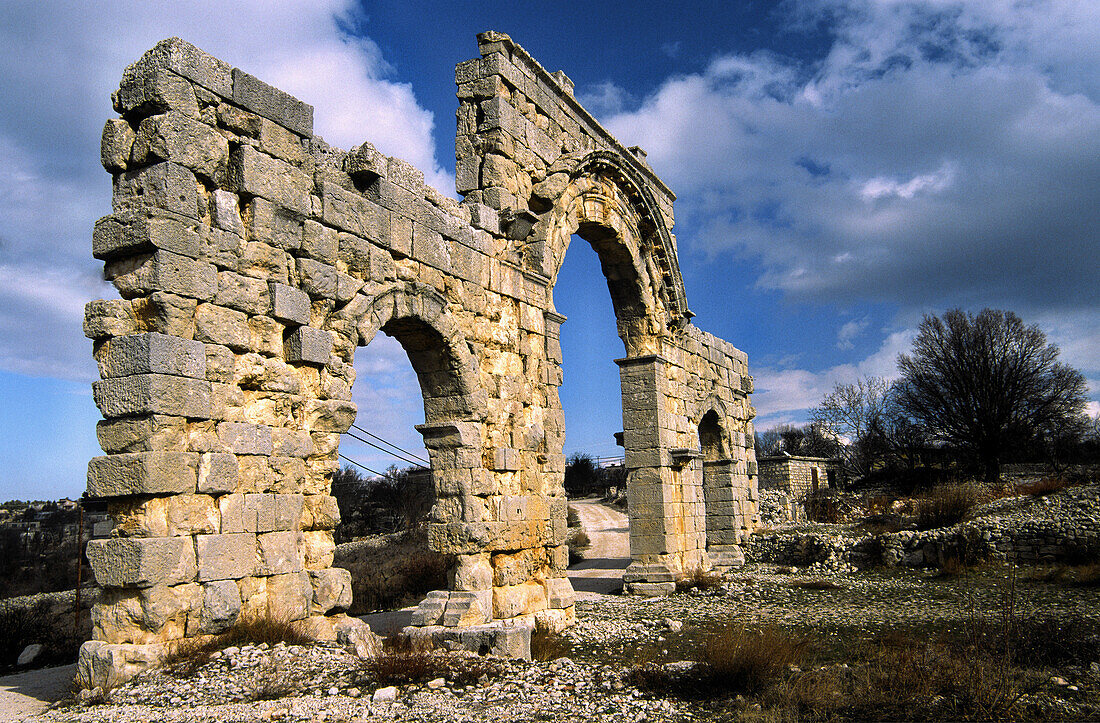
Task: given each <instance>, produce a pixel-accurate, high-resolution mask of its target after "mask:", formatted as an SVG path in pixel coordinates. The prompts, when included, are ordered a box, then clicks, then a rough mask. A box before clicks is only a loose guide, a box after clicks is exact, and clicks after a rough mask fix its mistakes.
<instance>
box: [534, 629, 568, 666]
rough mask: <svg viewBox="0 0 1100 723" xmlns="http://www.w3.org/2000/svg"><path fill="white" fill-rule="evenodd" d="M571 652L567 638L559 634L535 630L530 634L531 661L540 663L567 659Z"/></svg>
mask: <svg viewBox="0 0 1100 723" xmlns="http://www.w3.org/2000/svg"><path fill="white" fill-rule="evenodd" d="M572 652H573V645H572V643H570V642H569V638H567V637H565V636H564V635H562V634H560V633H554V632H550V631H549V630H543V629H540V628H536V629H535V631H534V632H533V633H531V659H532V660H538V661H542V662H546V661H550V660H557V659H558V658H567V657H569V656H570V655H571V654H572Z"/></svg>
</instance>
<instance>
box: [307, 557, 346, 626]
mask: <svg viewBox="0 0 1100 723" xmlns="http://www.w3.org/2000/svg"><path fill="white" fill-rule="evenodd" d="M309 580H310V584H311V585H312V587H313V604H312V605H311V606H310V612H312V613H313V614H314V615H325V614H327V613H329V612H330V611H335V612H343V611H345V610H347V609H348V608H350V607H351V573H350V572H348V571H347V570H345V569H343V568H340V567H330V568H328V569H325V570H310V571H309Z"/></svg>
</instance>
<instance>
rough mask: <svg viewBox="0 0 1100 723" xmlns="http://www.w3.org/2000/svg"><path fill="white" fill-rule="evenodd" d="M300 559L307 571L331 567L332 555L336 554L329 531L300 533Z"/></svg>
mask: <svg viewBox="0 0 1100 723" xmlns="http://www.w3.org/2000/svg"><path fill="white" fill-rule="evenodd" d="M301 541H302V557H303V558H304V559H305V566H306V568H307V569H309V570H320V569H324V568H326V567H332V560H333V554H334V553H335V552H336V543H335V542H333V540H332V532H331V531H330V530H310V531H307V532H303V533H301Z"/></svg>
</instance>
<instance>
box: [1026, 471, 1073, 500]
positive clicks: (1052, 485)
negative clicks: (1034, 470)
mask: <svg viewBox="0 0 1100 723" xmlns="http://www.w3.org/2000/svg"><path fill="white" fill-rule="evenodd" d="M1076 484H1080V481H1079V480H1076V479H1071V478H1070V477H1063V476H1058V477H1043V478H1042V479H1038V480H1033V481H1031V482H1024V483H1022V484H1019V485H1017V486H1016V494H1020V495H1031V496H1032V497H1044V496H1046V495H1049V494H1051V493H1053V492H1058V491H1059V490H1064V489H1066V488H1067V487H1072V486H1074V485H1076Z"/></svg>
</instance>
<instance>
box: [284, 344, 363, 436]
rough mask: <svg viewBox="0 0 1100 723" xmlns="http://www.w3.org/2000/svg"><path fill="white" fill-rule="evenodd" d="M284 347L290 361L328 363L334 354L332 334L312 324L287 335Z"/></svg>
mask: <svg viewBox="0 0 1100 723" xmlns="http://www.w3.org/2000/svg"><path fill="white" fill-rule="evenodd" d="M284 348H285V349H286V359H287V361H289V362H292V363H293V362H303V363H306V364H327V363H328V362H329V359H330V358H331V356H332V334H330V333H329V332H327V331H323V330H321V329H314V328H313V327H311V326H300V327H298V328H297V329H295V330H294V331H293V332H291V333H290V335H289V336H288V337H287V339H286V342H285V344H284ZM349 426H350V425H349ZM342 431H346V428H345V429H344V430H342Z"/></svg>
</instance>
